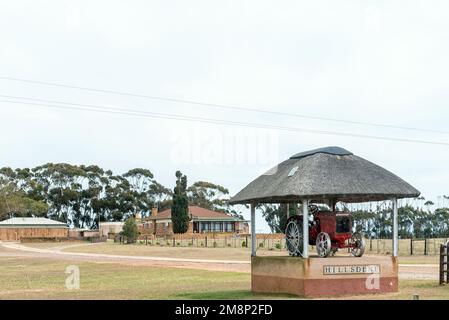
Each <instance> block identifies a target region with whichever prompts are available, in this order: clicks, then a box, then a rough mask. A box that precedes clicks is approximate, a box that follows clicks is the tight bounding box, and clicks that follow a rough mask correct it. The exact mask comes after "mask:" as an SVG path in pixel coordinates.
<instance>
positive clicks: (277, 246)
mask: <svg viewBox="0 0 449 320" xmlns="http://www.w3.org/2000/svg"><path fill="white" fill-rule="evenodd" d="M274 247H275V248H276V249H279V250H280V249H281V243H280V242H278V243H276V244H275V245H274Z"/></svg>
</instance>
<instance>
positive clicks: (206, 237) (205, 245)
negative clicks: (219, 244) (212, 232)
mask: <svg viewBox="0 0 449 320" xmlns="http://www.w3.org/2000/svg"><path fill="white" fill-rule="evenodd" d="M204 247H205V248H207V236H206V245H205V246H204Z"/></svg>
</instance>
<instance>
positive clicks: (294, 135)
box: [0, 0, 449, 230]
mask: <svg viewBox="0 0 449 320" xmlns="http://www.w3.org/2000/svg"><path fill="white" fill-rule="evenodd" d="M448 14H449V2H447V1H432V2H431V5H429V1H381V0H375V1H360V0H357V1H297V0H295V1H262V0H257V1H256V0H255V1H243V0H241V1H210V0H205V1H194V0H191V1H130V0H128V1H111V0H108V1H61V0H54V1H21V0H15V1H6V0H1V1H0V41H1V43H0V77H14V78H21V79H29V80H36V81H47V82H53V83H60V84H68V85H73V86H82V87H88V88H96V89H107V90H113V91H120V92H131V93H136V94H142V95H148V96H158V97H166V98H173V99H184V100H193V101H200V102H205V103H211V104H221V105H232V106H238V107H245V108H251V109H263V110H271V111H277V112H283V113H294V114H299V115H305V116H312V117H324V118H334V119H341V120H349V121H359V122H370V123H377V124H384V125H392V126H406V127H413V128H423V129H430V130H439V131H449V125H448V123H449V106H448V102H449V90H448V89H449V81H448V74H449V59H448V57H449V19H448V18H447V17H448ZM0 95H9V96H14V97H26V98H37V99H47V100H57V101H64V102H70V103H78V104H90V105H101V106H107V107H115V108H124V109H125V108H126V109H138V110H143V111H146V112H159V113H165V114H172V115H187V116H190V117H194V118H198V117H202V118H212V119H222V120H226V121H238V122H251V123H257V124H258V125H260V124H262V125H273V126H282V127H295V128H303V129H311V130H325V131H332V132H343V133H351V134H356V135H369V136H381V137H389V138H399V139H409V140H425V141H430V142H443V143H449V139H448V137H449V134H448V133H435V132H429V131H416V130H401V129H394V128H385V127H378V126H368V125H355V124H348V123H345V122H335V121H323V120H312V119H307V118H301V117H293V116H285V115H274V114H263V113H256V112H249V111H242V110H229V109H223V108H217V107H211V106H201V105H192V104H182V103H174V102H166V101H165V102H164V101H160V100H154V99H148V98H138V97H131V96H120V95H113V94H110V93H109V94H106V93H98V92H97V93H95V92H89V91H83V90H75V89H68V88H61V87H51V86H43V85H36V84H31V83H24V82H17V81H11V80H4V79H3V80H2V79H0ZM0 100H1V101H2V102H0V108H1V109H0V110H1V111H0V112H1V113H0V119H1V123H0V166H11V167H33V166H36V165H39V164H43V163H46V162H68V163H73V164H98V165H100V166H102V167H104V168H107V169H111V170H113V171H114V173H123V172H126V171H127V170H129V169H131V168H133V167H145V168H148V169H150V170H151V171H152V172H153V173H154V175H155V177H156V179H157V180H158V181H160V182H161V183H163V184H165V185H166V186H169V187H172V185H173V184H174V180H175V177H174V173H175V171H176V170H178V169H180V170H182V171H183V172H184V173H185V174H187V176H188V179H189V181H190V182H194V181H197V180H205V181H211V182H214V183H218V184H221V185H223V186H226V187H227V188H229V190H230V192H231V194H232V195H233V194H235V193H236V192H238V191H239V190H240V189H241V188H243V187H245V186H246V185H247V184H248V183H249V182H250V181H252V180H253V179H254V178H256V177H257V176H258V175H259V174H261V173H263V172H264V171H266V170H267V169H268V168H270V167H272V166H273V165H275V164H276V163H278V162H280V161H282V160H285V159H286V158H288V157H290V156H291V155H293V154H295V153H297V152H300V151H304V150H308V149H311V148H317V147H323V146H329V145H338V146H341V147H344V148H346V149H348V150H350V151H352V152H353V153H355V154H356V155H359V156H361V157H363V158H366V159H368V160H370V161H372V162H374V163H377V164H379V165H381V166H383V167H385V168H387V169H388V170H390V171H392V172H394V173H396V174H397V175H399V176H400V177H402V178H403V179H404V180H406V181H408V182H409V183H411V184H412V185H413V186H415V187H416V188H417V189H419V190H420V191H421V192H422V193H423V195H424V196H425V197H426V198H428V199H432V200H433V201H435V202H436V201H437V197H438V196H441V195H446V194H449V145H438V144H419V143H410V142H399V141H389V140H376V139H367V138H360V137H349V136H336V135H323V134H316V133H310V132H309V133H307V132H294V131H283V130H274V129H263V128H254V127H242V126H231V125H229V124H219V125H217V124H207V123H201V122H192V121H179V120H170V119H157V118H149V117H138V116H133V115H123V114H105V113H95V112H89V111H76V110H61V109H52V108H45V107H42V106H36V105H22V104H16V103H10V102H4V101H12V100H13V101H18V99H17V98H5V97H1V96H0ZM20 101H23V99H21V100H20ZM247 217H248V215H247ZM257 223H258V226H257V229H258V230H267V226H266V224H265V223H264V222H263V219H262V218H259V220H258V221H257Z"/></svg>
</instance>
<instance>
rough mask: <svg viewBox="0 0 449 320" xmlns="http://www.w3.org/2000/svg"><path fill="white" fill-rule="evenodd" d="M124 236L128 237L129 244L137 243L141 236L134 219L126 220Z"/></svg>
mask: <svg viewBox="0 0 449 320" xmlns="http://www.w3.org/2000/svg"><path fill="white" fill-rule="evenodd" d="M122 232H123V235H124V236H125V237H126V242H127V243H135V242H136V240H137V237H138V236H139V230H138V229H137V223H136V220H135V219H134V218H133V217H129V218H128V219H126V221H125V224H124V225H123V231H122Z"/></svg>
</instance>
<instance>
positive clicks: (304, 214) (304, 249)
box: [302, 199, 309, 258]
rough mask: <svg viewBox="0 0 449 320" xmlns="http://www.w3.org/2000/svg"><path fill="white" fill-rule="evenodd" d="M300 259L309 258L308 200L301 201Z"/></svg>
mask: <svg viewBox="0 0 449 320" xmlns="http://www.w3.org/2000/svg"><path fill="white" fill-rule="evenodd" d="M302 234H303V243H302V257H303V258H308V257H309V200H308V199H304V200H302Z"/></svg>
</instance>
